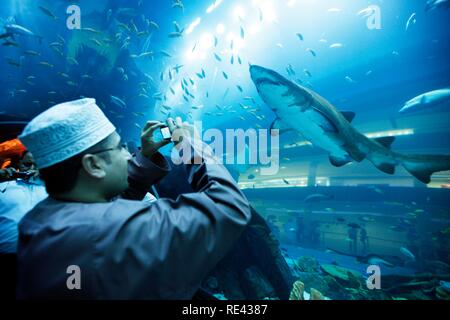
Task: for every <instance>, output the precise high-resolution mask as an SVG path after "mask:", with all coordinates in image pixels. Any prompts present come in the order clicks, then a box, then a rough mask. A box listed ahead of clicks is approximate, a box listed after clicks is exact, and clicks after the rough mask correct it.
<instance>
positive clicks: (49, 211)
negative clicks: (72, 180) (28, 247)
mask: <svg viewBox="0 0 450 320" xmlns="http://www.w3.org/2000/svg"><path fill="white" fill-rule="evenodd" d="M148 207H149V204H148V203H144V202H141V201H133V200H124V199H117V200H114V201H111V202H106V203H77V202H63V201H56V200H54V199H52V198H50V197H49V198H47V199H44V200H43V201H41V202H40V203H38V204H37V205H36V206H35V207H34V208H33V209H32V210H30V211H29V212H28V213H27V214H26V215H25V217H24V218H23V219H22V220H21V222H20V225H21V226H22V227H25V226H28V227H30V226H34V227H35V228H39V227H48V226H50V225H51V226H54V227H57V228H65V227H76V226H84V227H88V226H89V225H91V226H93V227H95V229H97V230H101V229H108V228H110V227H111V226H112V225H114V224H121V223H123V222H124V221H126V220H127V219H128V218H129V217H131V216H133V215H134V214H136V213H137V212H140V211H142V210H145V209H146V208H148Z"/></svg>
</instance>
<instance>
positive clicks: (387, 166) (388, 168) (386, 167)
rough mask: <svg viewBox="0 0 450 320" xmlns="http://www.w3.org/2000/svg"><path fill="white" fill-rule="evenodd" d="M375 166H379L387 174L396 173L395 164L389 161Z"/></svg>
mask: <svg viewBox="0 0 450 320" xmlns="http://www.w3.org/2000/svg"><path fill="white" fill-rule="evenodd" d="M375 167H377V168H378V169H379V170H381V171H383V172H384V173H387V174H394V173H395V165H393V164H391V163H387V162H383V163H379V164H376V165H375Z"/></svg>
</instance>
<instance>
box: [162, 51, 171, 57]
mask: <svg viewBox="0 0 450 320" xmlns="http://www.w3.org/2000/svg"><path fill="white" fill-rule="evenodd" d="M159 53H160V54H162V55H163V56H164V57H167V58H171V57H172V55H171V54H170V53H168V52H167V51H164V50H161V51H159Z"/></svg>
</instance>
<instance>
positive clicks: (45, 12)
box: [38, 6, 58, 20]
mask: <svg viewBox="0 0 450 320" xmlns="http://www.w3.org/2000/svg"><path fill="white" fill-rule="evenodd" d="M38 8H39V9H40V10H41V11H42V12H43V13H44V14H45V15H46V16H48V17H50V18H53V19H55V20H57V19H58V17H57V16H55V15H54V14H53V13H52V12H51V11H50V10H49V9H47V8H46V7H43V6H38Z"/></svg>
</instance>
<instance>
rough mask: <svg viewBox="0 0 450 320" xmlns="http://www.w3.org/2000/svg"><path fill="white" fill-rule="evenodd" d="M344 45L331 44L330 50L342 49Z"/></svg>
mask: <svg viewBox="0 0 450 320" xmlns="http://www.w3.org/2000/svg"><path fill="white" fill-rule="evenodd" d="M343 46H344V45H343V44H342V43H333V44H331V45H330V48H331V49H334V48H342V47H343Z"/></svg>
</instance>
